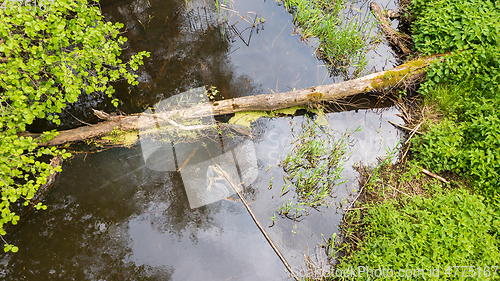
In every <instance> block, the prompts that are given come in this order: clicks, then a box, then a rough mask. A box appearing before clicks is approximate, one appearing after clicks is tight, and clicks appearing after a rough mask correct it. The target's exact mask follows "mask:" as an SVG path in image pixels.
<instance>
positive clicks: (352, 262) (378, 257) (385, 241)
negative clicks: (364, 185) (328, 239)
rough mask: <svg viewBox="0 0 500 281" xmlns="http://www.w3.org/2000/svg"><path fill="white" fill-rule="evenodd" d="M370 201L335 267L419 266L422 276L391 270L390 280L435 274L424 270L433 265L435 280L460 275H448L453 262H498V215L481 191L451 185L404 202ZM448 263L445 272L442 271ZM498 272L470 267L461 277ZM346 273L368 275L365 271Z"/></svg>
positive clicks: (479, 264) (479, 263)
mask: <svg viewBox="0 0 500 281" xmlns="http://www.w3.org/2000/svg"><path fill="white" fill-rule="evenodd" d="M371 207H372V208H369V209H368V211H367V214H366V215H365V216H364V218H363V230H362V231H363V233H364V238H363V241H362V242H361V243H362V245H361V247H360V249H359V250H358V251H356V252H354V253H353V254H352V255H351V256H349V257H347V258H346V259H345V260H344V261H343V262H342V263H341V265H340V266H339V268H338V269H343V270H345V269H350V268H351V269H356V268H357V267H358V266H365V267H370V268H372V269H376V268H382V267H385V268H386V269H389V268H390V269H392V270H393V271H395V272H397V271H398V270H399V269H424V274H425V275H424V276H425V278H422V277H420V278H399V277H398V276H395V278H394V279H391V280H410V279H411V280H424V279H425V280H436V279H437V278H430V277H429V275H428V270H429V269H430V268H434V269H435V268H437V267H438V266H439V267H440V278H439V280H463V279H465V278H461V277H459V276H458V275H454V272H455V270H454V269H453V268H452V267H453V266H475V267H478V266H481V267H484V266H493V265H497V264H498V263H499V262H500V251H499V241H498V239H497V236H498V231H499V223H500V221H499V218H500V217H499V215H498V214H497V213H495V211H494V210H493V209H492V208H491V207H489V206H488V205H486V204H485V203H484V202H483V198H482V197H481V196H477V195H473V194H470V193H468V192H467V191H463V190H453V191H451V192H449V193H445V194H436V195H435V196H434V197H433V198H422V197H419V196H416V197H413V198H411V199H408V200H407V201H406V202H405V203H396V202H394V201H386V202H384V203H382V204H378V205H374V206H371ZM449 267H451V268H449ZM448 268H449V269H450V271H449V273H450V274H449V275H447V274H445V272H446V269H448ZM493 271H494V269H491V274H492V272H493ZM483 273H484V272H483ZM499 274H500V272H497V273H496V278H485V277H484V275H483V276H481V277H478V275H477V272H476V276H475V277H473V278H467V280H493V279H498V276H499ZM466 276H467V275H466ZM348 279H355V280H368V278H367V276H366V275H364V276H358V277H357V278H348ZM375 279H376V278H375Z"/></svg>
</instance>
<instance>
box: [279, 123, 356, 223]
mask: <svg viewBox="0 0 500 281" xmlns="http://www.w3.org/2000/svg"><path fill="white" fill-rule="evenodd" d="M358 130H359V128H358V129H356V131H358ZM348 135H349V133H346V134H344V135H342V136H341V137H340V138H339V139H335V137H334V135H333V134H332V133H331V132H329V131H328V129H327V128H324V127H320V125H318V124H317V123H316V122H314V121H313V120H311V119H310V118H309V117H306V119H305V122H304V124H303V126H302V131H301V133H300V135H298V136H297V137H296V138H295V140H294V141H293V143H294V147H293V148H292V150H291V151H290V152H289V153H288V155H287V156H286V158H285V160H284V161H283V162H281V163H280V164H279V165H280V166H282V167H283V170H284V171H285V175H284V180H285V183H284V184H283V187H282V189H281V195H280V197H283V196H285V195H286V194H287V193H289V192H290V191H291V190H293V192H294V194H293V197H294V198H295V200H294V199H289V200H287V201H285V202H284V203H283V204H282V206H281V207H280V208H279V209H278V213H279V214H281V215H284V216H286V217H288V218H290V219H294V220H297V219H299V218H300V217H302V216H303V215H305V214H307V212H308V210H309V209H310V208H317V207H320V206H326V205H327V199H328V198H329V197H331V196H332V195H333V189H334V188H335V187H336V186H337V185H339V184H342V183H345V180H344V179H343V178H342V177H341V175H340V173H341V172H342V170H343V165H344V162H345V160H346V159H347V157H348V156H349V153H348V151H347V150H348V146H349V142H348Z"/></svg>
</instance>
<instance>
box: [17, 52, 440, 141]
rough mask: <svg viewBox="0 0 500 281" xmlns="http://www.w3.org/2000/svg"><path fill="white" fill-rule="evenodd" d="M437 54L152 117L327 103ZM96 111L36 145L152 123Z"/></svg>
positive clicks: (392, 78)
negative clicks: (93, 118) (91, 119)
mask: <svg viewBox="0 0 500 281" xmlns="http://www.w3.org/2000/svg"><path fill="white" fill-rule="evenodd" d="M438 57H439V56H432V57H427V58H421V59H417V60H414V61H411V62H408V63H405V64H403V65H401V66H398V67H396V68H393V69H390V70H387V71H381V72H377V73H373V74H370V75H368V76H364V77H361V78H357V79H353V80H349V81H345V82H340V83H336V84H329V85H322V86H314V87H309V88H305V89H302V90H295V91H290V92H284V93H277V94H263V95H255V96H248V97H240V98H234V99H230V100H222V101H216V102H212V103H203V104H200V105H197V106H193V107H190V108H187V109H180V110H171V111H167V112H160V113H156V114H154V117H156V118H159V119H162V120H166V121H168V122H171V123H172V121H170V120H171V119H172V117H174V116H175V117H176V118H181V119H193V118H200V117H205V116H220V115H226V114H232V113H236V112H241V111H256V110H261V111H270V110H277V109H282V108H288V107H292V106H297V105H307V106H313V105H315V104H319V103H321V102H331V101H335V100H339V99H341V98H345V97H348V96H352V95H356V94H360V93H367V92H370V91H373V90H379V89H384V88H387V87H394V86H396V85H398V84H399V83H401V82H402V81H403V80H406V79H411V78H412V77H414V76H417V75H421V74H422V72H424V71H425V67H426V66H428V65H429V63H430V62H432V61H433V60H436V59H437V58H438ZM96 113H97V114H96V115H98V117H100V118H101V119H105V120H106V121H105V122H100V123H98V124H95V125H92V126H84V127H80V128H76V129H71V130H66V131H60V132H59V135H58V136H56V137H55V138H53V139H51V140H49V141H48V142H47V143H40V144H39V145H40V146H52V145H60V144H64V143H68V142H76V141H81V140H85V139H89V138H95V137H98V136H101V135H104V134H108V133H111V132H112V131H113V130H115V129H118V130H123V131H127V130H140V129H146V128H152V127H154V126H155V125H156V122H154V121H150V122H138V120H139V115H125V116H112V115H109V114H106V113H103V112H100V111H96ZM149 120H152V118H149ZM174 125H175V124H174ZM22 135H24V136H31V137H34V138H36V137H38V136H39V135H37V134H31V133H24V134H22Z"/></svg>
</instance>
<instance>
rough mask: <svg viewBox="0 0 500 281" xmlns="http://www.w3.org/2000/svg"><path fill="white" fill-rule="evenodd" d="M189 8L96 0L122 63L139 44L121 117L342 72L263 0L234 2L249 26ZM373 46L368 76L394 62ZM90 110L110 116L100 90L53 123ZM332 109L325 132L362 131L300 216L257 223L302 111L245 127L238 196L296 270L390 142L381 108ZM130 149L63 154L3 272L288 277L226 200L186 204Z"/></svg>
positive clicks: (269, 211)
mask: <svg viewBox="0 0 500 281" xmlns="http://www.w3.org/2000/svg"><path fill="white" fill-rule="evenodd" d="M188 2H190V3H191V5H190V6H189V5H188V6H187V7H186V1H184V0H178V1H172V0H133V1H130V0H124V1H115V0H108V1H104V0H103V1H101V3H100V5H101V8H102V10H103V13H104V15H105V17H106V19H107V20H110V21H119V22H122V23H124V24H125V33H124V34H123V35H124V36H126V37H127V38H128V43H127V46H126V47H127V49H126V50H125V51H124V54H123V56H124V58H126V57H127V56H130V55H131V54H133V53H136V52H139V51H142V50H147V51H150V52H151V57H150V58H149V59H146V61H145V65H144V67H142V68H141V69H140V70H139V71H138V74H139V81H140V83H139V85H138V86H136V87H131V86H128V85H127V84H125V83H117V84H116V85H115V88H116V93H117V96H118V97H119V98H120V99H121V100H122V102H123V103H122V104H121V105H120V106H119V107H118V108H119V109H120V110H121V111H123V112H126V113H138V112H143V111H144V110H145V109H146V108H148V107H151V106H152V105H154V104H156V103H158V102H160V101H161V100H164V99H167V98H169V97H171V96H174V95H176V94H179V93H182V92H185V91H187V90H189V89H191V88H197V87H200V86H204V85H213V86H216V87H217V89H219V91H220V94H219V95H218V96H217V99H222V98H225V99H228V98H234V97H239V96H247V95H255V94H262V93H269V92H271V91H273V92H283V91H288V90H291V89H293V88H304V87H309V86H313V85H319V84H329V83H333V82H338V81H341V80H342V79H341V78H339V77H330V76H329V75H328V71H327V68H326V67H325V66H324V65H322V63H321V62H319V61H318V60H317V59H316V58H315V57H314V56H313V52H314V44H313V43H309V45H308V44H306V43H304V42H302V41H301V40H300V36H299V35H294V26H293V23H292V18H291V15H290V14H288V12H286V11H285V10H284V8H283V7H280V6H278V5H276V3H275V2H274V1H259V0H252V1H235V2H234V3H233V6H232V9H233V10H235V11H238V13H239V15H240V16H243V15H246V14H247V12H252V13H254V14H252V13H249V15H252V16H251V17H250V16H249V19H254V20H255V18H256V17H257V16H258V17H264V18H265V20H266V21H265V23H264V24H260V25H259V26H258V28H253V29H252V28H250V29H248V27H249V23H248V22H246V21H244V20H242V21H239V22H238V23H236V24H235V25H234V28H231V27H229V26H230V25H226V26H225V28H224V29H222V28H221V23H220V22H219V20H218V18H217V9H216V8H215V6H214V4H213V2H212V1H208V0H206V1H203V0H199V1H197V2H195V3H193V2H192V1H188ZM240 18H241V17H234V18H232V19H231V20H230V21H229V22H230V23H235V22H237V21H238V20H239V19H240ZM250 26H251V25H250ZM237 31H239V33H237ZM377 52H378V53H379V54H382V55H377V54H376V53H371V54H370V55H373V56H375V58H374V59H373V58H372V59H373V62H372V65H370V68H373V69H375V70H377V71H378V70H382V68H384V67H387V68H389V67H391V66H392V65H393V64H395V63H396V61H394V60H393V59H391V60H387V57H388V54H390V53H391V52H390V50H389V49H388V48H387V47H386V46H380V47H379V49H378V51H377ZM373 69H372V70H373ZM354 103H355V104H357V105H356V106H353V105H352V104H354ZM374 106H375V107H380V109H372V108H373V107H374ZM90 108H97V109H100V110H103V111H106V112H114V111H115V112H116V109H115V108H114V107H113V106H112V105H111V103H110V101H109V100H108V99H106V98H102V97H93V96H86V97H82V98H81V99H80V100H79V101H78V102H77V103H76V104H74V105H71V106H70V107H69V108H68V112H70V113H71V114H69V113H66V112H63V113H62V118H61V119H62V120H63V124H65V125H63V126H61V127H59V129H65V128H69V127H75V126H78V125H80V123H79V121H77V120H76V119H75V118H74V117H73V116H72V115H74V116H75V117H77V118H79V119H81V120H85V121H86V122H91V123H92V122H97V119H96V118H95V117H93V116H92V113H91V110H90ZM333 108H334V111H337V113H329V114H327V116H326V118H327V121H328V123H329V125H330V127H331V128H332V129H333V130H335V131H338V132H344V131H346V130H354V129H355V128H356V127H357V126H359V125H361V126H362V129H363V130H362V131H361V132H357V133H355V134H353V138H354V139H355V140H356V141H355V144H354V146H353V147H352V148H351V149H352V151H354V153H353V154H352V155H351V158H350V160H349V161H348V162H347V163H346V169H345V170H344V173H343V175H344V176H345V177H347V178H348V179H349V182H348V183H347V184H345V185H341V186H338V187H337V188H336V190H335V195H336V198H334V199H333V200H332V202H331V204H332V208H320V210H319V211H313V212H311V214H310V215H309V216H307V217H306V219H304V220H302V221H301V222H300V223H297V222H293V221H291V220H288V219H285V218H279V217H278V219H277V221H276V224H275V225H274V226H273V227H267V226H270V225H272V221H271V216H273V214H274V213H275V212H276V210H277V208H278V207H279V206H280V205H281V203H282V200H283V198H280V197H279V195H280V189H281V186H282V184H283V180H282V176H283V170H282V168H281V167H279V166H277V163H278V162H279V161H280V160H283V159H284V157H285V156H286V154H287V153H288V151H289V150H290V149H291V143H292V140H293V137H294V133H293V132H294V130H296V129H297V128H298V127H300V125H301V124H302V122H304V116H300V115H299V116H296V117H286V118H284V117H279V118H267V119H259V120H258V121H257V122H256V123H255V124H254V131H253V134H254V136H255V138H254V139H253V143H254V145H255V152H256V159H257V160H256V165H257V168H258V173H257V175H256V177H255V181H254V182H253V183H252V184H251V185H249V186H248V187H246V188H245V189H244V190H243V192H244V196H245V197H246V199H247V200H248V201H249V202H250V205H251V207H252V209H253V210H254V212H255V213H256V216H257V217H258V219H259V220H260V221H261V223H262V224H263V225H264V226H265V227H266V230H267V231H268V233H269V235H270V236H271V238H272V239H273V241H274V242H275V244H276V245H278V247H279V248H280V250H281V251H282V253H283V254H284V256H285V257H286V258H287V259H288V261H289V262H290V263H291V265H292V267H293V268H294V270H296V271H297V272H299V271H300V269H301V267H303V254H305V253H307V252H309V253H315V252H318V251H319V252H320V255H319V256H320V257H321V256H322V257H323V258H324V254H322V250H321V249H318V248H315V247H316V246H317V245H318V243H321V242H323V237H322V235H324V236H325V237H329V236H331V234H332V233H334V232H336V231H338V223H339V221H340V219H341V212H340V211H338V210H336V209H335V206H336V205H338V204H340V203H341V201H342V199H343V198H346V197H347V196H348V195H349V193H350V192H351V191H352V189H353V188H355V187H356V173H355V172H354V171H353V169H352V168H351V167H352V165H353V164H354V163H356V162H358V163H359V162H363V163H373V162H375V160H376V158H377V157H378V156H382V155H384V154H386V150H389V149H390V148H392V147H394V146H395V145H396V144H397V141H398V139H399V136H398V135H397V131H396V130H395V129H394V128H393V127H392V126H391V125H389V124H388V123H387V120H391V121H394V122H399V121H400V118H399V117H398V116H397V113H398V112H397V110H396V109H395V108H394V107H390V105H389V104H386V105H383V106H380V104H377V100H376V99H373V98H366V97H363V96H357V97H353V98H352V99H350V100H347V101H345V102H344V103H339V104H336V105H333ZM48 128H54V127H53V125H49V124H46V123H45V122H44V121H38V122H37V123H36V124H35V125H34V126H33V130H45V129H48ZM142 149H144V148H141V145H140V144H137V145H135V146H133V147H132V148H130V149H128V148H115V149H111V150H107V151H104V152H100V153H96V154H88V155H86V154H82V155H78V156H76V157H75V158H73V159H72V160H71V161H69V162H66V163H65V164H64V166H63V173H62V174H61V176H60V179H59V182H58V183H57V185H56V189H55V190H54V191H53V192H52V193H51V194H50V196H49V197H48V198H47V199H46V201H45V202H44V203H45V204H46V205H47V206H48V210H47V211H41V212H36V213H35V214H33V215H32V216H31V217H29V218H28V220H27V221H25V222H24V223H23V225H22V226H21V227H20V228H19V229H18V230H17V232H16V233H15V234H14V235H12V236H11V237H9V238H11V239H12V240H11V241H10V242H11V243H13V244H15V245H17V246H19V249H20V250H19V252H18V253H15V254H12V253H8V254H5V255H4V256H3V257H0V277H1V278H2V280H20V279H24V280H35V279H36V280H40V279H42V280H287V277H288V275H287V273H286V271H285V270H284V267H283V265H282V264H281V262H280V260H279V259H278V257H277V256H276V255H275V253H274V252H273V250H272V249H271V248H270V247H269V245H268V244H267V242H266V241H265V239H264V238H263V236H262V234H261V233H260V232H259V230H258V229H257V228H256V227H255V225H254V223H253V221H252V220H251V218H250V216H249V215H248V213H247V212H246V210H245V209H244V208H243V206H242V204H241V202H239V201H238V200H237V199H236V198H237V197H235V196H232V197H228V198H226V199H223V200H220V201H217V202H215V203H212V204H208V205H204V206H201V207H199V208H194V209H192V208H190V201H189V198H188V197H189V196H188V194H187V193H186V187H185V182H183V177H182V175H181V173H179V172H176V171H158V170H157V171H155V170H152V169H150V168H148V166H147V163H146V162H145V161H144V158H143V152H142ZM177 166H180V164H178V165H177ZM177 168H178V167H177ZM271 177H274V184H273V188H271V189H269V186H270V185H269V183H270V180H271Z"/></svg>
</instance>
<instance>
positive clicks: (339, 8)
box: [282, 0, 373, 75]
mask: <svg viewBox="0 0 500 281" xmlns="http://www.w3.org/2000/svg"><path fill="white" fill-rule="evenodd" d="M282 2H283V3H284V4H285V7H286V9H287V10H288V11H291V12H292V13H293V15H294V21H295V23H296V24H297V25H298V26H299V27H300V28H301V29H300V31H301V33H302V36H303V37H305V38H309V37H316V38H318V39H319V41H320V46H319V48H318V54H319V57H320V58H322V59H324V60H326V61H327V62H328V64H329V65H330V66H331V67H332V70H333V72H336V71H340V72H341V73H344V74H345V73H348V72H349V68H350V67H353V68H354V69H355V70H354V71H353V74H354V75H357V74H358V73H360V72H361V71H362V70H363V69H364V68H365V66H366V64H367V59H366V57H365V54H366V52H367V49H368V44H369V41H370V38H369V35H370V31H371V28H372V27H373V24H372V23H370V22H369V21H365V20H364V19H363V18H361V17H359V16H358V15H357V14H355V15H349V16H347V8H346V7H347V5H346V4H347V2H348V1H347V0H335V1H327V0H283V1H282Z"/></svg>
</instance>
